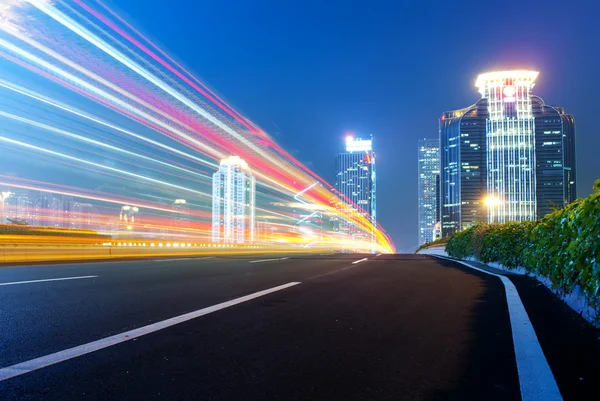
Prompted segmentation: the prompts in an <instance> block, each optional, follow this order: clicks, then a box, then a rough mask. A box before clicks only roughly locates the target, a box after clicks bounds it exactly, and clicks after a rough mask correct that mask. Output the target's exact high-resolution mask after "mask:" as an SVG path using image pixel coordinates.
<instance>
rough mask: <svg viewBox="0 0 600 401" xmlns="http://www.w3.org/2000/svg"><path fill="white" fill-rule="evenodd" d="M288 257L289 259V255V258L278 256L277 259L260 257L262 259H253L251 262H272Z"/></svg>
mask: <svg viewBox="0 0 600 401" xmlns="http://www.w3.org/2000/svg"><path fill="white" fill-rule="evenodd" d="M287 259H289V257H287V258H276V259H260V260H251V261H250V263H260V262H272V261H274V260H287Z"/></svg>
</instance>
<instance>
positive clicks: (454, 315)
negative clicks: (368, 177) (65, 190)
mask: <svg viewBox="0 0 600 401" xmlns="http://www.w3.org/2000/svg"><path fill="white" fill-rule="evenodd" d="M506 281H507V282H508V283H505V282H503V281H502V280H501V278H500V277H497V276H494V275H489V274H487V273H485V272H482V271H477V270H474V269H471V268H469V267H466V266H464V265H461V264H459V263H456V262H454V261H449V260H441V259H436V258H434V257H431V256H423V255H381V256H375V255H312V256H297V255H258V256H257V255H253V256H248V257H243V256H232V257H223V256H220V257H213V258H210V257H208V258H207V257H203V258H183V259H161V260H138V261H127V262H107V263H80V264H64V265H47V266H19V267H1V268H0V351H1V352H0V399H2V400H13V399H14V400H30V399H31V400H37V399H44V400H67V399H69V400H82V399H102V400H109V399H115V400H123V399H130V400H134V399H139V400H153V399H161V400H163V399H178V400H184V399H190V400H194V399H197V400H520V399H523V400H533V399H540V400H551V399H565V400H585V399H595V395H597V393H594V392H595V391H596V386H595V382H594V379H595V378H597V377H600V376H599V374H600V369H599V368H598V365H599V364H598V361H599V360H600V332H599V331H598V330H596V329H593V328H592V327H590V326H589V325H588V324H586V323H585V321H583V319H581V318H580V317H579V316H578V315H577V314H575V313H574V312H573V311H571V310H570V309H569V308H568V307H566V306H565V305H564V304H562V302H561V301H559V300H557V299H556V298H555V297H554V296H553V295H552V294H551V293H550V292H549V291H548V290H547V289H546V288H545V287H543V286H540V285H538V284H537V282H535V281H534V280H533V279H530V278H527V277H521V276H513V275H509V276H508V280H506ZM511 285H514V286H515V287H516V291H518V295H519V296H517V297H515V296H514V294H513V292H511V291H512V290H510V289H507V288H509V287H507V286H511ZM507 293H508V294H509V296H508V297H507ZM515 294H516V292H515ZM519 305H521V307H524V310H520V309H519ZM511 321H512V324H511ZM531 328H533V330H531ZM528 330H529V331H528ZM531 333H534V335H533V337H532V336H531ZM536 334H537V335H536ZM536 350H539V352H538V351H536ZM553 386H556V389H557V390H556V393H553V392H552V388H553ZM593 394H595V395H593ZM590 397H591V398H590Z"/></svg>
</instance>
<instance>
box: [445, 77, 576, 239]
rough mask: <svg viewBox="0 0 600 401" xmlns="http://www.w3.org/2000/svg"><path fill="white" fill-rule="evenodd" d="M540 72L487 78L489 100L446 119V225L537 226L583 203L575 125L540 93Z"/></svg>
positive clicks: (481, 82) (484, 89)
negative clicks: (531, 223) (578, 189)
mask: <svg viewBox="0 0 600 401" xmlns="http://www.w3.org/2000/svg"><path fill="white" fill-rule="evenodd" d="M537 75H538V73H537V72H536V71H502V72H493V73H488V74H481V75H479V77H478V78H477V82H476V86H477V87H478V89H479V92H480V93H481V96H482V97H481V99H480V100H479V101H478V102H477V103H475V104H474V105H472V106H469V107H467V108H465V109H461V110H455V111H449V112H445V113H444V114H443V115H442V117H441V119H440V146H441V167H442V168H441V180H440V192H441V202H442V205H441V216H440V217H441V223H442V235H443V236H447V235H450V234H452V233H454V232H456V231H458V230H462V229H464V228H467V227H469V226H470V225H472V224H474V223H475V222H477V221H488V222H505V221H509V220H515V221H522V220H534V219H537V218H541V217H543V216H544V215H545V214H547V213H548V212H550V211H551V210H552V208H556V207H562V206H565V205H566V204H568V203H570V202H572V201H573V200H575V197H576V187H575V177H576V171H575V143H574V141H575V121H574V119H573V116H572V115H570V114H565V112H564V110H563V109H562V108H560V107H551V106H548V105H546V104H544V102H543V100H542V99H541V98H539V97H537V96H535V95H533V94H532V93H531V92H532V89H533V87H534V85H535V79H536V78H537Z"/></svg>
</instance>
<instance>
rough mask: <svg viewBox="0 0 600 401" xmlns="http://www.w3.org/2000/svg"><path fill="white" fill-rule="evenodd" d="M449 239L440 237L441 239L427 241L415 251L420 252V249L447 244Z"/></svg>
mask: <svg viewBox="0 0 600 401" xmlns="http://www.w3.org/2000/svg"><path fill="white" fill-rule="evenodd" d="M447 241H448V238H439V239H436V240H435V241H431V242H426V243H424V244H423V245H421V246H420V247H418V248H417V250H416V251H415V253H419V251H422V250H423V249H427V248H432V247H434V246H440V245H445V244H446V242H447Z"/></svg>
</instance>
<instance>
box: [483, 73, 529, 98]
mask: <svg viewBox="0 0 600 401" xmlns="http://www.w3.org/2000/svg"><path fill="white" fill-rule="evenodd" d="M538 74H539V72H538V71H526V70H514V71H495V72H487V73H485V74H479V76H478V77H477V81H476V82H475V86H476V87H477V88H478V89H479V93H481V96H483V97H487V96H488V95H487V93H488V90H489V88H497V87H504V86H509V85H511V86H512V85H514V86H527V87H529V89H531V88H533V86H534V85H535V79H536V78H537V76H538Z"/></svg>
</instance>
